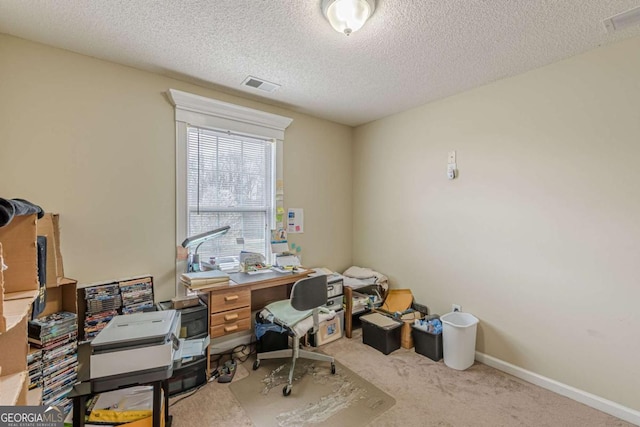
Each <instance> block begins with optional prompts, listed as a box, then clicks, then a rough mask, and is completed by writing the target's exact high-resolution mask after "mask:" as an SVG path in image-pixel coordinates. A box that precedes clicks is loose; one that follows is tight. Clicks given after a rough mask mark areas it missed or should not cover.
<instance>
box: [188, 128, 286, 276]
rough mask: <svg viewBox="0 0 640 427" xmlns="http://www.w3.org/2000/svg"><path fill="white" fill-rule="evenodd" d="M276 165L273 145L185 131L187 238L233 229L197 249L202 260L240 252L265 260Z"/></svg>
mask: <svg viewBox="0 0 640 427" xmlns="http://www.w3.org/2000/svg"><path fill="white" fill-rule="evenodd" d="M274 163H275V143H274V141H273V140H267V139H259V138H254V137H249V136H243V135H238V134H234V133H231V132H221V131H216V130H211V129H205V128H200V127H196V126H187V209H188V214H187V216H188V218H187V229H188V232H187V235H190V236H192V235H195V234H199V233H202V232H205V231H209V230H212V229H214V228H217V227H221V226H224V225H229V226H231V229H230V230H229V232H228V233H227V234H225V235H223V236H221V237H218V238H216V239H212V240H209V241H208V242H206V243H204V244H203V245H202V246H200V248H199V249H198V254H200V259H201V260H209V258H210V257H213V256H215V257H218V259H219V257H229V259H228V260H227V261H230V258H234V259H237V257H238V255H239V253H240V251H242V250H245V251H250V252H258V253H261V254H263V255H265V256H267V257H268V255H269V252H270V251H269V250H268V247H269V246H268V245H269V243H270V230H271V224H270V221H271V218H273V208H274V194H273V191H274V190H273V189H274V185H275V183H274V175H275V174H274V167H275V164H274ZM238 239H241V240H238ZM232 263H233V264H234V262H232ZM229 266H230V265H229Z"/></svg>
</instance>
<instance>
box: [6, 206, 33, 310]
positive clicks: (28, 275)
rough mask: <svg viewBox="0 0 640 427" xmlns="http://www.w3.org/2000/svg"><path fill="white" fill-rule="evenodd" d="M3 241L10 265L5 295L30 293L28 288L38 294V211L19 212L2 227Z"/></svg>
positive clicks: (13, 297) (7, 270)
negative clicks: (34, 212) (25, 213)
mask: <svg viewBox="0 0 640 427" xmlns="http://www.w3.org/2000/svg"><path fill="white" fill-rule="evenodd" d="M0 243H2V254H3V258H4V263H5V264H6V265H7V269H6V270H5V271H4V292H5V294H4V299H5V300H7V299H15V298H24V297H27V296H30V295H25V294H24V292H27V293H33V296H35V295H37V292H38V288H39V284H38V253H37V247H36V215H35V214H33V215H21V216H16V217H14V218H13V220H12V221H11V222H10V223H9V224H8V225H6V226H4V227H1V228H0ZM11 294H19V295H11Z"/></svg>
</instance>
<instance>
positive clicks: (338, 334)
mask: <svg viewBox="0 0 640 427" xmlns="http://www.w3.org/2000/svg"><path fill="white" fill-rule="evenodd" d="M343 325H344V310H340V311H336V317H334V318H333V319H329V320H325V321H323V322H320V324H319V325H318V331H317V332H316V333H315V334H309V343H310V344H311V345H312V346H314V347H317V346H320V345H323V344H327V343H330V342H333V341H335V340H337V339H340V338H342V337H343V336H344V328H343Z"/></svg>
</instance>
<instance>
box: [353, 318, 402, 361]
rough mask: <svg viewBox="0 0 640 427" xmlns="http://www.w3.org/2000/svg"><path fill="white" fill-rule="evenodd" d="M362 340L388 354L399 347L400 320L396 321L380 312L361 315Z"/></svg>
mask: <svg viewBox="0 0 640 427" xmlns="http://www.w3.org/2000/svg"><path fill="white" fill-rule="evenodd" d="M360 320H361V321H362V342H363V343H365V344H367V345H369V346H371V347H373V348H375V349H376V350H378V351H381V352H382V353H384V354H389V353H391V352H392V351H395V350H397V349H399V348H400V331H401V329H402V322H398V321H397V320H394V319H392V318H390V317H387V316H384V315H382V314H380V313H373V314H367V315H366V316H361V317H360Z"/></svg>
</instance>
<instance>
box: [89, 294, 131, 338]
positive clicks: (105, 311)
mask: <svg viewBox="0 0 640 427" xmlns="http://www.w3.org/2000/svg"><path fill="white" fill-rule="evenodd" d="M84 298H85V301H86V303H87V312H86V315H85V318H84V339H85V340H92V339H93V338H95V337H96V335H98V333H99V332H100V331H101V330H102V329H104V327H105V326H107V323H109V320H111V319H112V318H113V316H117V315H118V314H119V312H118V310H119V309H120V307H121V306H122V297H121V296H120V288H119V286H118V284H117V283H109V284H106V285H100V286H91V287H87V288H84Z"/></svg>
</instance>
